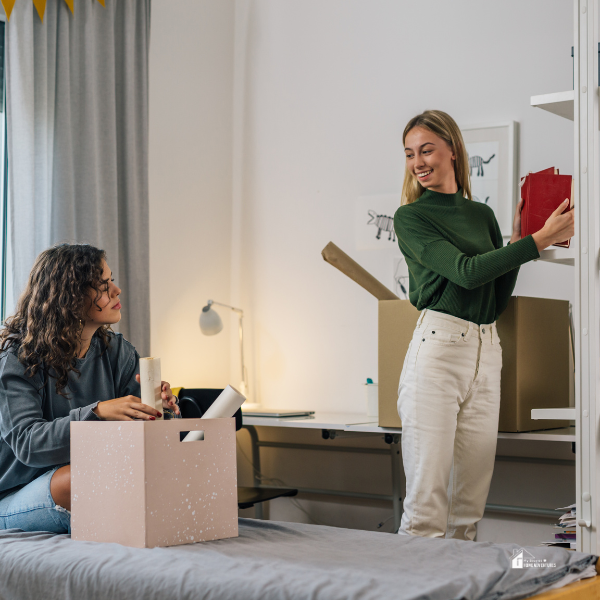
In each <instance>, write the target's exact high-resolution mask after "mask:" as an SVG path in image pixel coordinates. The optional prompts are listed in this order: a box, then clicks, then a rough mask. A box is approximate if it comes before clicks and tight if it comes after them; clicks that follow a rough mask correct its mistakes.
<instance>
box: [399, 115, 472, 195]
mask: <svg viewBox="0 0 600 600" xmlns="http://www.w3.org/2000/svg"><path fill="white" fill-rule="evenodd" d="M415 127H422V128H423V129H427V131H431V133H434V134H435V135H437V136H438V137H441V138H442V139H443V140H444V141H445V142H446V143H447V144H448V145H449V146H450V148H452V152H453V153H454V155H455V157H456V159H455V160H454V176H455V177H456V183H457V185H458V187H459V188H460V189H462V193H463V196H465V198H468V199H469V200H473V197H472V196H471V173H470V170H469V155H468V154H467V150H466V148H465V142H464V141H463V137H462V134H461V132H460V129H459V128H458V125H457V124H456V121H455V120H454V119H453V118H452V117H451V116H450V115H449V114H447V113H445V112H442V111H441V110H426V111H425V112H424V113H421V114H420V115H417V116H416V117H413V118H412V119H411V120H410V121H409V122H408V125H407V126H406V127H405V128H404V133H403V134H402V145H403V146H404V144H405V143H406V136H407V135H408V132H409V131H410V130H411V129H414V128H415ZM424 193H425V188H424V187H423V186H422V185H421V184H420V183H419V181H418V180H417V178H416V177H415V176H414V175H413V174H412V173H411V172H410V171H409V170H408V167H407V168H406V170H405V173H404V185H403V186H402V200H401V204H403V205H404V204H411V203H413V202H414V201H415V200H418V199H419V198H420V197H421V196H422V195H423V194H424Z"/></svg>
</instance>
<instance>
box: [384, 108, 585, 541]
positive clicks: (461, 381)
mask: <svg viewBox="0 0 600 600" xmlns="http://www.w3.org/2000/svg"><path fill="white" fill-rule="evenodd" d="M402 140H403V144H404V147H405V154H406V172H405V178H404V186H403V190H402V206H400V208H399V209H398V211H397V212H396V215H395V217H394V226H395V230H396V235H397V237H398V243H399V245H400V250H401V251H402V254H403V255H404V257H405V259H406V262H407V264H408V268H409V283H410V289H409V298H410V301H411V303H412V304H413V305H414V306H415V307H416V308H418V309H419V310H420V311H422V312H421V316H420V318H419V321H418V323H417V326H416V329H415V333H414V336H413V338H412V341H411V343H410V346H409V349H408V352H407V354H406V358H405V360H404V367H403V369H402V374H401V376H400V383H399V389H398V412H399V414H400V418H401V419H402V455H403V462H404V469H405V474H406V497H405V500H404V514H403V515H402V523H401V526H400V531H399V533H402V534H409V535H419V536H425V537H447V538H459V539H465V540H473V539H474V538H475V533H476V523H477V522H478V521H479V520H480V519H481V518H482V516H483V512H484V509H485V503H486V500H487V495H488V491H489V487H490V481H491V478H492V471H493V468H494V456H495V453H496V440H497V433H498V412H499V407H500V370H501V368H502V348H501V346H500V340H499V339H498V333H497V330H496V325H495V321H496V319H497V318H498V316H499V315H500V314H501V313H502V311H504V309H505V308H506V306H507V303H508V300H509V298H510V296H511V294H512V291H513V289H514V287H515V283H516V281H517V275H518V272H519V267H520V266H521V265H522V264H524V263H526V262H528V261H530V260H533V259H536V258H538V257H539V253H540V251H541V250H543V249H544V248H546V247H548V246H550V245H551V244H553V243H555V242H559V241H562V240H565V239H568V238H570V237H571V236H572V235H573V233H574V220H573V211H569V212H567V213H566V214H561V213H562V211H563V210H564V208H566V206H567V203H565V204H564V205H563V206H561V207H559V208H558V209H557V210H556V211H555V212H554V213H553V214H552V216H551V217H550V218H549V219H548V220H547V221H546V224H545V225H544V227H543V229H542V230H541V231H539V232H537V233H535V234H533V236H531V235H530V236H527V237H525V238H523V239H521V203H519V205H518V206H517V210H516V212H515V216H514V221H513V232H512V237H511V240H510V242H509V244H508V245H507V246H506V247H503V240H502V235H501V233H500V228H499V227H498V223H497V221H496V218H495V216H494V213H493V211H492V209H491V208H490V207H489V206H487V205H485V204H481V203H479V202H474V201H473V200H472V196H471V187H470V182H469V166H468V164H469V163H468V156H467V153H466V150H465V145H464V142H463V139H462V135H461V133H460V130H459V128H458V126H457V125H456V123H455V122H454V120H453V119H452V117H450V116H449V115H448V114H446V113H444V112H442V111H437V110H429V111H426V112H424V113H423V114H420V115H418V116H416V117H414V118H413V119H411V120H410V122H409V123H408V125H407V126H406V128H405V130H404V134H403V138H402Z"/></svg>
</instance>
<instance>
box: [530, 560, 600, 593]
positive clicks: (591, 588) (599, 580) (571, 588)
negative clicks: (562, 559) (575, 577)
mask: <svg viewBox="0 0 600 600" xmlns="http://www.w3.org/2000/svg"><path fill="white" fill-rule="evenodd" d="M599 562H600V561H599ZM597 569H598V563H596V570H597ZM529 598H531V600H600V577H589V578H587V579H582V580H580V581H575V582H574V583H569V584H568V585H565V587H562V588H558V589H557V590H550V591H548V592H542V593H541V594H535V595H533V596H528V599H529Z"/></svg>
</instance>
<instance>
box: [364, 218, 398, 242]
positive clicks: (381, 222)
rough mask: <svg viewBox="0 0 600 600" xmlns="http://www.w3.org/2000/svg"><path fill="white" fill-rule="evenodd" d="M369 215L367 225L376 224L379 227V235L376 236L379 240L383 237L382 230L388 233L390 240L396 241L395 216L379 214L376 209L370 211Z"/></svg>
mask: <svg viewBox="0 0 600 600" xmlns="http://www.w3.org/2000/svg"><path fill="white" fill-rule="evenodd" d="M368 215H369V217H371V218H370V219H369V220H368V221H367V225H371V223H372V224H373V225H375V227H377V235H376V236H375V237H376V238H377V239H378V240H380V239H381V232H382V231H385V232H386V233H387V234H388V240H389V241H390V242H395V241H396V232H395V231H394V217H388V216H387V215H378V214H377V213H376V212H375V211H374V210H369V211H368Z"/></svg>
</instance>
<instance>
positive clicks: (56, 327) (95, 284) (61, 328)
mask: <svg viewBox="0 0 600 600" xmlns="http://www.w3.org/2000/svg"><path fill="white" fill-rule="evenodd" d="M105 258H106V253H105V252H104V250H100V249H99V248H95V247H94V246H90V245H89V244H57V245H56V246H53V247H52V248H48V250H44V251H43V252H42V253H41V254H40V255H39V256H38V257H37V259H36V261H35V264H34V265H33V269H31V273H30V274H29V281H28V282H27V286H26V288H25V291H24V292H23V293H22V294H21V297H20V298H19V302H18V304H17V309H16V312H15V314H14V315H13V316H11V317H8V318H7V319H6V321H5V323H4V328H3V329H2V330H0V351H5V350H8V349H10V348H14V349H16V351H17V356H18V358H19V361H20V362H21V364H23V365H24V366H25V374H26V375H27V376H28V377H33V376H34V375H36V373H38V372H41V373H42V375H43V377H44V381H47V378H48V377H52V378H54V379H55V380H56V392H57V394H60V395H61V396H64V397H67V394H66V393H65V392H64V390H65V388H66V387H67V384H68V380H69V379H68V378H69V372H70V371H74V372H75V373H77V374H79V370H78V369H77V367H76V362H75V360H76V358H77V353H78V351H79V347H80V342H81V332H82V329H83V324H84V322H85V320H86V318H87V315H86V313H87V311H88V310H89V308H90V305H89V299H90V289H93V290H96V299H95V300H94V304H95V305H96V306H97V307H98V309H100V306H99V305H98V301H99V300H100V298H101V297H102V292H103V291H105V290H106V287H107V285H108V280H107V279H103V278H102V275H103V265H102V261H103V259H105ZM109 331H110V326H109V325H103V326H102V327H100V328H99V329H98V330H97V331H96V333H95V334H94V337H98V338H100V340H101V341H102V342H103V343H104V347H105V348H106V347H108V343H109V334H108V332H109Z"/></svg>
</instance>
